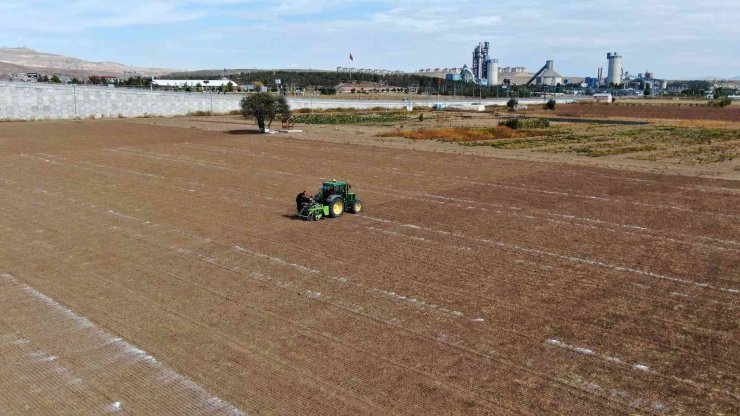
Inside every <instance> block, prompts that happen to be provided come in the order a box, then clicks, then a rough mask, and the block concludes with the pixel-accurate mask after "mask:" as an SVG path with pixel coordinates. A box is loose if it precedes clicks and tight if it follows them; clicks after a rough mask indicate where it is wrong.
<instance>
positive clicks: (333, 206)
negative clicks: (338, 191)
mask: <svg viewBox="0 0 740 416" xmlns="http://www.w3.org/2000/svg"><path fill="white" fill-rule="evenodd" d="M342 213H344V200H342V198H336V199H333V200H332V201H330V202H329V216H330V217H332V218H336V217H339V216H341V215H342Z"/></svg>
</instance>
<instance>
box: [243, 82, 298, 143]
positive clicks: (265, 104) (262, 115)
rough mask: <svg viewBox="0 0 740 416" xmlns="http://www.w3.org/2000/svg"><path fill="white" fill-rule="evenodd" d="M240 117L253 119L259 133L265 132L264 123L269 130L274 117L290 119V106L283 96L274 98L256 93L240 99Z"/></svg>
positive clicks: (266, 94) (263, 93)
mask: <svg viewBox="0 0 740 416" xmlns="http://www.w3.org/2000/svg"><path fill="white" fill-rule="evenodd" d="M240 105H241V113H242V117H244V118H249V117H254V118H255V119H257V126H258V127H259V129H260V133H264V132H265V121H267V126H266V127H267V128H270V126H271V125H272V121H273V120H274V119H275V117H277V116H280V118H281V119H283V120H287V119H288V118H289V117H290V106H288V101H287V100H286V99H285V97H283V96H278V97H276V96H274V95H271V94H268V93H265V92H258V93H255V94H250V95H247V96H246V97H244V98H242V101H241V103H240Z"/></svg>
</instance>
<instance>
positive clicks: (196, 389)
mask: <svg viewBox="0 0 740 416" xmlns="http://www.w3.org/2000/svg"><path fill="white" fill-rule="evenodd" d="M0 280H5V281H7V282H9V283H11V284H12V285H14V286H16V287H17V288H19V289H20V290H21V291H22V292H23V293H25V294H27V295H30V296H31V297H32V298H34V299H35V300H37V301H39V302H40V303H42V304H44V305H45V306H46V307H48V308H50V309H51V310H53V311H54V312H56V313H58V314H60V315H62V316H64V317H65V318H66V319H68V320H69V321H71V322H72V323H73V324H74V325H76V326H78V327H80V328H85V329H87V331H88V333H91V334H93V336H94V337H95V338H97V339H100V340H101V343H102V344H105V345H113V346H115V347H116V348H117V349H119V350H120V351H121V355H122V356H125V357H127V358H129V360H130V361H131V362H140V363H145V364H146V365H149V366H150V367H153V368H154V369H156V370H157V371H159V372H160V374H161V377H162V380H167V383H168V384H169V386H170V387H169V388H173V387H174V386H178V387H179V388H181V389H183V390H184V391H186V392H187V396H189V397H191V398H193V399H195V400H196V401H200V403H201V406H202V408H203V410H204V411H209V412H216V413H220V414H227V415H234V416H237V415H245V413H244V412H242V411H241V410H239V409H237V408H236V407H234V406H232V405H231V404H229V403H227V402H225V401H223V400H222V399H220V398H218V397H216V396H213V395H211V394H209V393H208V392H207V391H206V390H205V389H204V388H203V387H202V386H200V385H199V384H197V383H195V382H194V381H192V380H190V379H189V378H187V377H185V376H184V375H182V374H180V373H177V372H175V371H174V370H172V369H170V368H169V367H167V366H165V365H164V364H162V363H161V362H159V361H158V360H157V359H156V358H154V357H152V356H151V355H149V354H148V353H147V352H146V351H144V350H142V349H140V348H137V347H136V346H134V345H132V344H130V343H128V342H126V341H124V340H123V339H122V338H121V337H116V336H114V335H111V334H110V333H108V332H106V331H104V330H103V329H101V328H99V327H98V326H96V325H95V324H94V323H93V322H91V321H90V320H89V319H88V318H86V317H84V316H80V315H77V314H76V313H75V312H73V311H72V310H71V309H69V308H67V307H65V306H63V305H61V304H60V303H58V302H56V301H55V300H54V299H52V298H50V297H48V296H46V295H44V294H43V293H41V292H39V291H37V290H36V289H34V288H32V287H30V286H28V285H26V284H24V283H22V282H21V281H19V280H18V279H16V278H15V277H14V276H12V275H10V274H7V273H0ZM50 357H54V360H56V357H55V356H44V357H42V358H43V359H45V360H46V361H53V360H49V358H50ZM116 403H119V406H120V402H116ZM114 404H115V403H114Z"/></svg>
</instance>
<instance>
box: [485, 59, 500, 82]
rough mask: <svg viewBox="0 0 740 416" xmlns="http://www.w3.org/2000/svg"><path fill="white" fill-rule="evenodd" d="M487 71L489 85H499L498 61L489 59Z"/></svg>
mask: <svg viewBox="0 0 740 416" xmlns="http://www.w3.org/2000/svg"><path fill="white" fill-rule="evenodd" d="M487 69H488V71H487V74H486V78H487V79H488V85H498V59H489V60H488V65H487Z"/></svg>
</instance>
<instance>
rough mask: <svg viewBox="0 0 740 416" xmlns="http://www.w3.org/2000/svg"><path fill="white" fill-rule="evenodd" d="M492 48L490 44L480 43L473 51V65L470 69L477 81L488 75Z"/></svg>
mask: <svg viewBox="0 0 740 416" xmlns="http://www.w3.org/2000/svg"><path fill="white" fill-rule="evenodd" d="M490 47H491V43H490V42H480V43H478V46H476V47H475V49H473V65H472V66H471V67H470V71H471V72H472V73H473V75H474V76H475V78H476V79H479V80H480V79H484V78H486V74H487V73H488V50H489V49H490Z"/></svg>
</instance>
